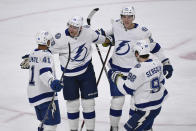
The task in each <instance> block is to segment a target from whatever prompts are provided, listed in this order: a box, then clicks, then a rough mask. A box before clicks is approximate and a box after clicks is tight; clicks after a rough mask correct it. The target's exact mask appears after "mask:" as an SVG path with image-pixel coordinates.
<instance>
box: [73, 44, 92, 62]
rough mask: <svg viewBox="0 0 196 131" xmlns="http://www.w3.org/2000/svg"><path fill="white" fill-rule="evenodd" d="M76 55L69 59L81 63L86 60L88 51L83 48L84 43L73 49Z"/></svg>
mask: <svg viewBox="0 0 196 131" xmlns="http://www.w3.org/2000/svg"><path fill="white" fill-rule="evenodd" d="M75 51H76V53H75V54H76V55H75V56H74V57H72V58H71V60H73V61H83V60H84V59H85V58H86V55H87V51H88V49H87V48H86V47H85V43H84V44H83V45H81V46H79V47H77V48H75V49H74V52H75Z"/></svg>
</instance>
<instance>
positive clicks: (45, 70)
mask: <svg viewBox="0 0 196 131" xmlns="http://www.w3.org/2000/svg"><path fill="white" fill-rule="evenodd" d="M52 42H53V37H52V35H51V34H50V33H49V32H47V31H41V32H39V33H37V35H36V43H37V44H38V48H37V49H35V50H34V51H33V52H32V53H30V54H29V56H28V60H29V66H28V67H29V85H28V98H29V102H30V104H31V105H33V106H34V107H35V111H36V115H37V119H38V120H39V121H42V120H43V119H44V116H45V114H46V111H47V109H48V106H49V104H50V103H51V101H52V97H53V95H54V93H55V92H59V91H60V90H61V89H62V88H63V86H62V85H61V84H60V82H59V80H57V79H56V78H55V67H54V61H53V56H52V54H51V52H50V50H48V48H49V47H50V44H51V43H52ZM59 123H60V111H59V105H58V100H57V96H55V99H54V104H53V106H52V109H50V110H49V111H48V116H47V119H46V120H45V122H44V123H43V124H44V125H43V128H42V129H41V128H40V127H38V131H43V130H44V131H56V127H57V125H58V124H59Z"/></svg>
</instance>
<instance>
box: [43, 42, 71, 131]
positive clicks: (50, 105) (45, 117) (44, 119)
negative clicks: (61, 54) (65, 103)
mask: <svg viewBox="0 0 196 131" xmlns="http://www.w3.org/2000/svg"><path fill="white" fill-rule="evenodd" d="M68 47H69V56H68V60H67V64H66V66H65V68H64V70H63V73H62V75H61V79H60V83H61V84H63V76H64V74H65V72H66V69H67V66H68V64H69V61H70V58H71V46H70V43H68ZM55 96H56V92H54V95H53V96H52V100H51V102H50V104H49V106H48V108H47V111H46V114H45V115H44V118H43V120H42V121H41V126H40V129H42V130H44V129H43V125H44V123H45V121H46V119H47V118H48V112H49V110H50V108H51V107H52V104H53V103H54V98H55Z"/></svg>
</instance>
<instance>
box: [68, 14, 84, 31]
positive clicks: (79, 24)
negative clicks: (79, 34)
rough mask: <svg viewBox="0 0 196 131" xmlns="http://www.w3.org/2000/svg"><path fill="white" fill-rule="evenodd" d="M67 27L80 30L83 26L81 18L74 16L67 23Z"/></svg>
mask: <svg viewBox="0 0 196 131" xmlns="http://www.w3.org/2000/svg"><path fill="white" fill-rule="evenodd" d="M67 25H68V26H70V25H72V26H75V27H78V28H80V27H82V25H83V17H81V16H74V17H72V18H71V19H70V20H69V21H68V23H67Z"/></svg>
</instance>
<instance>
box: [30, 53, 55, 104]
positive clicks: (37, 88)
mask: <svg viewBox="0 0 196 131" xmlns="http://www.w3.org/2000/svg"><path fill="white" fill-rule="evenodd" d="M29 64H30V68H29V85H28V92H27V94H28V98H29V102H30V103H31V104H32V105H33V106H36V105H39V104H42V103H44V102H47V101H51V100H52V97H53V95H54V92H53V90H52V89H51V88H50V85H49V80H51V79H54V78H55V66H54V60H53V57H52V54H51V52H50V51H49V50H39V49H35V50H34V51H33V52H32V53H30V55H29ZM55 99H57V97H56V98H55Z"/></svg>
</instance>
